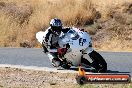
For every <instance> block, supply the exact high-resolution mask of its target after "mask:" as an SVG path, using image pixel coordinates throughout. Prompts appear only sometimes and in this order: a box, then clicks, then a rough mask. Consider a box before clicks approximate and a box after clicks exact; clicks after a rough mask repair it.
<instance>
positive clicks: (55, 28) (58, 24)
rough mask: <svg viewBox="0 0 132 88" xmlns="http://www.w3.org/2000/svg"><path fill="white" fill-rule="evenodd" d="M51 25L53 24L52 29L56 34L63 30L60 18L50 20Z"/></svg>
mask: <svg viewBox="0 0 132 88" xmlns="http://www.w3.org/2000/svg"><path fill="white" fill-rule="evenodd" d="M50 26H51V31H52V32H53V33H54V34H56V35H59V34H60V33H61V31H62V22H61V20H60V19H58V18H54V19H52V20H51V21H50Z"/></svg>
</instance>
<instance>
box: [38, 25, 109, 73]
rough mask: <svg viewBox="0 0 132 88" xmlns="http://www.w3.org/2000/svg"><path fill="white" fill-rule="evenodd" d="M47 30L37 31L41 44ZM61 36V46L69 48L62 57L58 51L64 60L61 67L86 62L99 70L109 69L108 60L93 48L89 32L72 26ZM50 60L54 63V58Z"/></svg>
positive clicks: (59, 41) (66, 67) (67, 67)
mask: <svg viewBox="0 0 132 88" xmlns="http://www.w3.org/2000/svg"><path fill="white" fill-rule="evenodd" d="M64 30H65V29H64ZM62 31H63V30H62ZM47 32H48V31H47V30H46V31H45V32H43V31H40V32H38V33H36V38H37V40H38V41H39V42H40V43H41V44H42V43H43V41H44V39H45V36H46V34H47ZM59 37H60V38H59V40H58V43H59V46H60V48H62V49H63V48H65V49H67V52H66V53H65V54H64V56H63V57H61V58H60V56H59V53H58V58H59V59H61V60H62V62H61V65H60V66H61V67H63V68H65V69H69V68H70V67H71V66H79V65H80V64H85V65H88V66H90V67H93V68H95V69H96V71H97V72H106V71H107V63H106V61H105V60H104V58H103V57H102V56H101V55H100V54H99V53H98V52H96V51H95V50H94V49H93V48H92V42H91V38H90V36H89V34H88V33H87V32H84V31H80V30H79V29H78V28H74V27H72V28H70V29H69V30H68V31H63V32H62V33H61V35H60V36H59ZM67 45H68V48H67ZM48 51H49V52H57V50H51V49H48ZM49 52H48V53H49ZM48 53H47V55H48ZM48 56H49V55H48ZM49 59H50V58H49ZM88 59H89V60H91V62H89V60H88ZM50 61H51V63H52V60H50Z"/></svg>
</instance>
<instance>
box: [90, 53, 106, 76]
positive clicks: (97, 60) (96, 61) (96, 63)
mask: <svg viewBox="0 0 132 88" xmlns="http://www.w3.org/2000/svg"><path fill="white" fill-rule="evenodd" d="M89 56H90V58H91V59H92V60H93V62H92V63H91V66H92V67H93V68H95V70H96V72H99V73H105V72H106V71H107V63H106V61H105V60H104V58H103V57H102V56H101V55H100V54H99V53H97V52H96V51H92V52H91V53H90V54H89Z"/></svg>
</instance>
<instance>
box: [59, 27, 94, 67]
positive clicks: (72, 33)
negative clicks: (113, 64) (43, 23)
mask: <svg viewBox="0 0 132 88" xmlns="http://www.w3.org/2000/svg"><path fill="white" fill-rule="evenodd" d="M66 44H69V45H70V51H68V52H67V53H66V54H65V56H64V57H65V58H66V59H67V60H68V61H70V62H71V63H72V64H73V66H78V65H79V64H81V58H82V56H83V53H86V54H88V53H91V52H92V51H93V48H92V47H91V44H92V43H91V38H90V36H89V35H88V33H87V32H83V31H80V30H79V29H77V28H74V27H72V28H71V29H70V30H69V31H68V32H67V33H64V34H62V36H61V37H60V39H59V45H60V47H65V45H66Z"/></svg>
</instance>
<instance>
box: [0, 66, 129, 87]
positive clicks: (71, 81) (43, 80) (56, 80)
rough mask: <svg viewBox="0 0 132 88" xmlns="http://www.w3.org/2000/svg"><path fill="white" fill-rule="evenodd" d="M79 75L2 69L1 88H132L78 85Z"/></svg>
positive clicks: (107, 85)
mask: <svg viewBox="0 0 132 88" xmlns="http://www.w3.org/2000/svg"><path fill="white" fill-rule="evenodd" d="M76 75H77V73H59V72H52V71H38V70H29V69H28V70H27V69H19V68H10V67H0V88H64V87H66V88H131V87H132V83H130V84H85V85H79V84H77V83H76V79H75V77H76Z"/></svg>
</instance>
